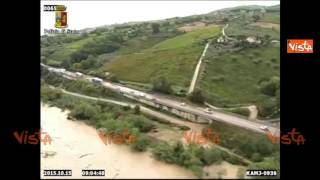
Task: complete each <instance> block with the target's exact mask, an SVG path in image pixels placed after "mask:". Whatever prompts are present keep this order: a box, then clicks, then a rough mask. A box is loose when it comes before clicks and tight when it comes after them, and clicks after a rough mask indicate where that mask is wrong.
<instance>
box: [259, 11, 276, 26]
mask: <svg viewBox="0 0 320 180" xmlns="http://www.w3.org/2000/svg"><path fill="white" fill-rule="evenodd" d="M261 21H265V22H270V23H276V24H280V14H279V13H266V14H265V15H264V16H263V17H262V18H261Z"/></svg>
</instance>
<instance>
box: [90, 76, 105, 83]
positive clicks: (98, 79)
mask: <svg viewBox="0 0 320 180" xmlns="http://www.w3.org/2000/svg"><path fill="white" fill-rule="evenodd" d="M91 82H93V83H94V84H102V82H103V80H102V79H100V78H96V77H94V78H92V79H91Z"/></svg>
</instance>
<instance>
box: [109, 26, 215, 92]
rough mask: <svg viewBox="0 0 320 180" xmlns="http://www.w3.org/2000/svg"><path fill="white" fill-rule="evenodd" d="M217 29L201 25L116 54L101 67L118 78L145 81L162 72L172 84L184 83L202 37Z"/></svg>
mask: <svg viewBox="0 0 320 180" xmlns="http://www.w3.org/2000/svg"><path fill="white" fill-rule="evenodd" d="M219 33H220V28H218V27H205V28H202V29H199V30H196V31H192V32H189V33H186V34H183V35H179V36H176V37H174V38H170V39H168V40H165V41H162V42H160V43H158V44H156V45H154V46H152V47H150V48H147V49H145V50H142V51H140V52H137V53H131V54H127V55H120V56H119V57H117V58H116V59H115V60H114V61H112V62H111V63H107V64H106V65H105V69H106V71H109V72H111V73H114V74H116V75H117V76H118V78H119V79H120V80H125V81H135V82H144V83H146V82H150V81H151V80H152V78H153V77H156V76H161V75H162V76H165V77H166V78H167V79H169V80H170V81H171V82H172V83H173V84H174V85H180V86H188V85H189V81H190V78H191V76H192V73H193V70H194V66H195V65H196V63H197V60H198V58H199V56H200V55H201V52H202V50H203V48H204V42H203V41H204V40H206V39H209V38H213V37H215V36H217V35H218V34H219Z"/></svg>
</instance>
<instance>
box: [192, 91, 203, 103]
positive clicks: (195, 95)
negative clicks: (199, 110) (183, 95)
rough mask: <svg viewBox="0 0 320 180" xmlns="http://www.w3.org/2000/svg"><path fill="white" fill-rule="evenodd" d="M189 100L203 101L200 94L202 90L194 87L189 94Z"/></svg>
mask: <svg viewBox="0 0 320 180" xmlns="http://www.w3.org/2000/svg"><path fill="white" fill-rule="evenodd" d="M189 99H190V101H192V102H194V103H198V104H203V103H204V100H205V98H204V96H203V95H202V91H201V90H200V89H195V90H194V91H193V92H192V93H191V94H190V95H189Z"/></svg>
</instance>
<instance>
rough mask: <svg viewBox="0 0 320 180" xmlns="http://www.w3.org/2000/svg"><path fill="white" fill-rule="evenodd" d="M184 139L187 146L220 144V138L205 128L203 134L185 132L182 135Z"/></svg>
mask: <svg viewBox="0 0 320 180" xmlns="http://www.w3.org/2000/svg"><path fill="white" fill-rule="evenodd" d="M183 137H184V139H185V140H186V142H187V143H188V144H191V143H195V144H199V145H204V144H208V143H209V142H211V143H214V144H219V143H220V136H219V135H218V134H216V133H214V132H213V130H212V129H211V128H207V130H205V131H204V132H203V133H202V132H197V131H195V130H190V131H186V132H185V133H184V134H183Z"/></svg>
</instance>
